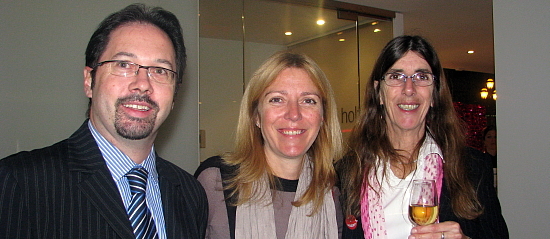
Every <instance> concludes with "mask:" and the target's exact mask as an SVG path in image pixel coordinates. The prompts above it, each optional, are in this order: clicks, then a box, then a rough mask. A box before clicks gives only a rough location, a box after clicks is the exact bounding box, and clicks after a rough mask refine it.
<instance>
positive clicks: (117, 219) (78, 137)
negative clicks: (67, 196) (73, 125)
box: [68, 121, 134, 238]
mask: <svg viewBox="0 0 550 239" xmlns="http://www.w3.org/2000/svg"><path fill="white" fill-rule="evenodd" d="M68 160H69V163H68V164H69V167H70V170H71V175H72V177H74V180H76V181H77V182H78V187H79V189H80V190H81V192H82V193H83V195H84V197H85V198H86V199H88V200H90V202H91V203H92V204H93V205H94V206H95V209H96V210H97V212H98V213H99V214H101V216H102V217H103V218H104V219H105V220H106V221H107V223H108V224H109V225H111V227H112V228H113V230H115V231H116V232H117V234H119V235H120V237H122V238H132V237H134V234H133V229H132V226H131V224H130V221H129V220H128V216H127V213H126V209H125V208H124V204H123V202H122V198H121V196H120V192H119V191H118V188H117V186H116V184H115V182H114V181H113V178H112V176H111V173H110V171H109V169H108V168H107V165H106V164H105V160H104V159H103V156H102V155H101V152H100V151H99V148H98V146H97V143H96V142H95V140H94V138H93V136H92V134H91V133H90V130H89V129H88V121H85V122H84V124H83V125H82V126H81V127H80V128H79V129H78V130H77V131H76V132H75V133H74V134H73V135H72V136H71V137H70V138H69V159H68ZM87 211H92V212H93V210H91V209H88V210H87Z"/></svg>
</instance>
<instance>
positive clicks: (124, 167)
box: [88, 121, 157, 180]
mask: <svg viewBox="0 0 550 239" xmlns="http://www.w3.org/2000/svg"><path fill="white" fill-rule="evenodd" d="M88 128H89V129H90V132H91V133H92V135H93V137H94V139H95V141H96V142H97V145H98V147H99V150H100V151H101V154H102V155H103V158H104V159H105V163H106V164H107V168H109V171H110V172H111V175H112V176H113V179H114V180H120V179H122V178H123V177H124V175H126V173H128V172H129V171H130V170H131V169H132V168H134V167H139V166H141V167H144V168H145V170H147V172H149V178H152V179H154V180H156V179H157V170H156V168H157V167H156V162H155V161H156V154H155V146H154V145H152V146H151V151H150V152H149V155H148V156H147V158H146V159H145V161H143V163H141V164H137V163H135V162H134V161H132V159H130V157H128V156H127V155H126V154H124V153H123V152H122V151H120V150H119V149H118V148H117V147H115V146H114V145H113V144H112V143H111V142H109V141H108V140H107V139H105V137H103V136H102V135H101V134H100V133H99V132H98V131H97V130H96V129H95V127H94V126H93V124H92V122H91V121H88Z"/></svg>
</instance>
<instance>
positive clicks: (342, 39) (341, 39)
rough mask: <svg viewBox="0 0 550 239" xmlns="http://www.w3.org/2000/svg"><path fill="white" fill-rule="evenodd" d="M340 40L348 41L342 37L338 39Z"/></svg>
mask: <svg viewBox="0 0 550 239" xmlns="http://www.w3.org/2000/svg"><path fill="white" fill-rule="evenodd" d="M338 41H346V39H344V38H340V39H338Z"/></svg>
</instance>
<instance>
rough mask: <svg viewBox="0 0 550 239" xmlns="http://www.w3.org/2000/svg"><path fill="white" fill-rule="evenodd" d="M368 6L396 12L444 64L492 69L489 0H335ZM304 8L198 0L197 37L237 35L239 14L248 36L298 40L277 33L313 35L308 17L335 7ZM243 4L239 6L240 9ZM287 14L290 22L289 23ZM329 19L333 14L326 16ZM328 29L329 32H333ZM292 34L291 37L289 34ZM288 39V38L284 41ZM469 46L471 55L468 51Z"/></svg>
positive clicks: (275, 41) (254, 0)
mask: <svg viewBox="0 0 550 239" xmlns="http://www.w3.org/2000/svg"><path fill="white" fill-rule="evenodd" d="M340 1H341V2H347V3H353V4H358V5H364V6H369V7H375V8H380V9H385V10H391V11H396V12H400V13H402V14H403V17H404V31H405V34H409V35H421V36H424V37H425V38H427V39H428V40H429V41H430V42H431V43H432V44H433V45H434V47H435V48H436V50H437V51H438V54H439V56H440V58H441V62H442V64H443V67H444V68H449V69H456V70H466V71H476V72H484V73H493V74H494V52H493V24H492V0H340ZM305 8H307V7H303V6H298V5H293V6H292V7H289V6H288V5H285V4H281V3H276V2H270V1H260V0H245V1H244V4H243V2H241V1H219V0H201V1H200V14H201V16H200V21H201V22H200V24H201V27H200V29H201V36H203V37H211V38H221V39H230V40H242V39H243V34H242V29H243V27H242V23H243V20H242V19H241V15H242V14H241V13H242V12H243V11H244V13H245V17H246V19H245V20H246V21H245V22H248V23H250V22H252V23H260V24H245V25H246V28H245V32H246V34H245V35H246V36H247V41H254V42H262V43H271V44H288V43H290V42H292V41H298V40H302V39H301V37H300V36H292V37H291V38H289V37H284V36H281V35H280V32H283V31H284V29H285V28H288V27H289V26H288V24H292V25H291V26H292V27H293V28H295V29H296V28H300V30H299V31H296V32H307V35H309V36H312V35H315V34H312V33H311V30H312V27H311V26H310V25H306V24H302V23H309V22H311V21H310V19H311V18H317V17H318V16H319V15H330V14H332V15H334V14H335V13H334V11H324V10H323V11H318V12H316V13H315V14H316V15H317V16H312V14H311V11H310V10H308V9H305ZM243 9H244V10H243ZM289 16H292V23H289V21H290V20H289V18H290V17H289ZM327 19H334V16H332V17H327ZM327 24H333V25H330V26H326V27H325V28H326V29H333V30H335V29H341V28H343V27H345V26H346V25H349V21H348V22H346V21H345V20H338V22H332V21H331V22H330V23H329V22H327ZM333 30H328V31H333ZM292 38H294V39H292ZM289 39H290V40H289ZM468 50H474V51H475V53H474V54H467V51H468Z"/></svg>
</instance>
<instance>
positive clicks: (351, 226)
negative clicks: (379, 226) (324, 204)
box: [346, 215, 357, 230]
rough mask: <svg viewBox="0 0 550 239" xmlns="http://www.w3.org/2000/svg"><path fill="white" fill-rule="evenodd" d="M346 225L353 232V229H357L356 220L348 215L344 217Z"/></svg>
mask: <svg viewBox="0 0 550 239" xmlns="http://www.w3.org/2000/svg"><path fill="white" fill-rule="evenodd" d="M346 225H347V226H348V228H349V229H351V230H355V228H357V218H355V216H353V215H348V216H347V217H346Z"/></svg>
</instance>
